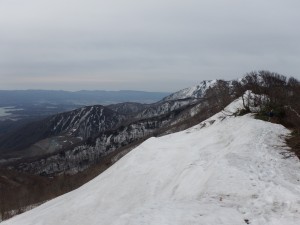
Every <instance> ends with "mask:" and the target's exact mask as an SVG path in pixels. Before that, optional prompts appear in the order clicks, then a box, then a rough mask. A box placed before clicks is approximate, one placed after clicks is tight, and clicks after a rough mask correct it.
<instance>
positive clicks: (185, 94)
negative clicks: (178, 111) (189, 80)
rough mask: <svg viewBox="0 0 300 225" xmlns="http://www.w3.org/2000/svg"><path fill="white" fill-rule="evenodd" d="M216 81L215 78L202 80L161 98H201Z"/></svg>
mask: <svg viewBox="0 0 300 225" xmlns="http://www.w3.org/2000/svg"><path fill="white" fill-rule="evenodd" d="M216 83H217V80H208V81H202V82H201V83H200V84H199V85H196V86H193V87H189V88H185V89H182V90H180V91H178V92H175V93H173V94H171V95H168V96H166V97H165V98H163V100H162V101H171V100H178V99H186V98H202V97H203V96H204V94H205V92H206V91H207V90H208V89H209V88H210V87H213V86H214V85H215V84H216Z"/></svg>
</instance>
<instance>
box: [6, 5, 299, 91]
mask: <svg viewBox="0 0 300 225" xmlns="http://www.w3.org/2000/svg"><path fill="white" fill-rule="evenodd" d="M299 7H300V2H299V1H296V0H287V1H281V0H266V1H259V0H252V1H250V0H245V1H241V0H230V1H228V0H215V1H209V0H202V1H199V0H197V1H196V0H187V1H176V0H173V1H171V0H161V1H158V0H152V1H150V0H145V1H138V0H127V1H123V0H111V1H99V0H97V1H96V0H89V1H83V0H72V1H71V0H60V1H58V0H52V1H50V0H43V1H41V0H27V1H22V0H2V1H1V0H0V78H1V80H2V82H1V84H0V89H7V88H9V89H14V88H17V89H20V88H21V89H26V88H34V87H37V85H40V87H39V88H42V87H47V88H50V89H51V88H58V87H60V89H64V88H63V87H65V89H95V86H96V87H97V88H96V89H140V90H165V91H175V90H177V89H180V88H183V87H185V86H190V85H195V84H196V83H198V82H200V81H201V80H203V79H214V78H219V79H220V78H223V79H233V78H238V77H240V76H242V75H243V74H244V73H246V72H249V71H251V70H260V69H268V70H272V71H276V72H279V73H282V74H285V75H292V76H295V77H297V78H299V79H300V69H299V66H298V65H299V63H300V55H299V54H300V45H299V43H298V40H299V38H300V31H299V30H298V29H297V26H298V23H299V21H300V14H299V13H298V9H299ZM85 77H87V78H86V79H85ZM68 78H69V82H67V80H68ZM18 80H22V81H24V82H23V83H22V82H19V81H18ZM25 81H26V82H25ZM22 84H23V86H22ZM159 88H160V89H159Z"/></svg>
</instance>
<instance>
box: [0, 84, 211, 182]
mask: <svg viewBox="0 0 300 225" xmlns="http://www.w3.org/2000/svg"><path fill="white" fill-rule="evenodd" d="M211 83H213V82H202V83H201V85H199V87H200V86H201V87H202V89H201V90H200V89H198V92H201V93H202V95H204V94H205V91H206V90H207V89H208V85H209V84H211ZM172 96H173V97H172ZM172 96H170V99H172V100H161V101H159V102H157V103H152V104H142V103H133V102H124V103H118V104H112V105H107V106H99V105H98V106H88V107H83V108H80V109H76V110H72V111H70V112H65V113H60V114H58V115H56V116H50V117H48V118H45V119H44V120H41V121H35V122H33V123H30V124H28V125H26V126H23V128H21V129H18V130H16V131H14V132H10V133H8V134H6V135H5V136H3V137H0V146H1V148H0V155H2V158H5V159H11V160H18V161H20V163H19V162H18V163H17V164H15V165H14V168H17V169H18V170H19V171H22V172H30V173H34V174H45V175H46V174H51V176H52V175H53V174H55V173H62V172H70V171H72V172H71V173H74V172H75V173H76V172H78V171H83V170H84V169H87V167H88V166H90V165H92V164H95V163H97V162H99V160H101V158H102V157H104V156H106V155H107V154H110V153H112V152H113V151H116V150H117V149H119V148H121V147H124V146H127V145H130V144H134V143H136V144H137V143H139V142H140V141H142V140H144V139H145V138H147V137H149V136H153V135H162V134H163V133H170V132H174V131H178V130H181V129H186V128H187V127H188V126H186V125H183V126H182V125H180V128H179V126H178V128H176V124H179V123H182V122H183V121H184V120H185V119H188V118H189V117H193V116H194V115H195V114H197V112H199V111H201V110H202V109H203V107H202V105H205V104H203V103H204V102H205V101H204V100H203V99H193V98H186V99H176V98H175V97H174V96H175V95H172ZM177 96H178V95H177ZM192 108H193V109H192ZM190 110H192V111H193V112H190ZM204 119H205V117H204ZM193 123H194V122H193ZM186 124H190V123H186ZM12 158H14V159H12ZM29 158H31V159H30V160H29ZM19 159H20V160H19ZM24 160H25V161H24ZM6 162H8V161H7V160H2V163H6Z"/></svg>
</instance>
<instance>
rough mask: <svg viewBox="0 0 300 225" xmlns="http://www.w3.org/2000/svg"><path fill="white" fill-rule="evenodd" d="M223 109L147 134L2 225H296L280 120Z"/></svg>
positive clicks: (299, 203)
mask: <svg viewBox="0 0 300 225" xmlns="http://www.w3.org/2000/svg"><path fill="white" fill-rule="evenodd" d="M238 107H240V101H235V102H234V103H232V104H231V105H230V106H229V107H227V109H226V110H225V111H224V112H221V113H218V114H216V115H215V116H214V117H212V118H210V119H208V120H207V121H205V122H203V123H201V124H199V125H197V126H195V127H193V128H190V129H188V130H186V131H183V132H179V133H175V134H172V135H167V136H164V137H160V138H151V139H148V140H147V141H146V142H144V143H143V144H142V145H140V146H139V147H137V148H136V149H134V150H133V151H131V152H130V153H129V154H127V155H126V156H124V157H123V158H122V159H121V160H120V161H118V162H117V163H116V164H115V165H114V166H112V167H111V168H110V169H108V170H107V171H105V172H104V173H102V174H101V175H100V176H98V177H97V178H95V179H94V180H92V181H91V182H89V183H87V184H85V185H84V186H82V187H81V188H79V189H77V190H75V191H73V192H70V193H68V194H65V195H63V196H61V197H58V198H56V199H54V200H52V201H49V202H47V203H45V204H43V205H41V206H40V207H37V208H35V209H33V210H31V211H29V212H27V213H24V214H22V215H19V216H17V217H14V218H12V219H10V220H8V221H6V222H3V223H2V225H39V224H40V225H50V224H51V225H56V224H60V225H64V224H65V225H77V224H78V225H82V224H89V225H94V224H95V225H96V224H97V225H98V224H105V225H106V224H109V225H125V224H130V225H143V224H150V225H158V224H160V225H162V224H164V225H167V224H170V225H186V224H190V225H194V224H195V225H196V224H197V225H198V224H204V225H216V224H218V225H222V224H226V225H242V224H257V225H271V224H272V225H298V224H300V213H299V212H300V173H299V171H300V163H299V160H298V159H297V158H295V157H284V156H286V154H288V153H287V152H286V146H285V145H284V141H283V136H284V135H287V134H288V130H287V129H285V128H284V127H283V126H281V125H276V124H272V123H268V122H263V121H259V120H255V119H253V118H252V116H251V115H245V116H242V117H232V116H228V115H230V114H231V112H233V111H235V110H236V108H238Z"/></svg>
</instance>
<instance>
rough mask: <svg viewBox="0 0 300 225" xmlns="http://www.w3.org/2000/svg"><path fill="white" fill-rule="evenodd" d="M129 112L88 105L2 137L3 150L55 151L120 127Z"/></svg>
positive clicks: (29, 154) (30, 153)
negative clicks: (123, 113)
mask: <svg viewBox="0 0 300 225" xmlns="http://www.w3.org/2000/svg"><path fill="white" fill-rule="evenodd" d="M124 119H125V116H123V115H120V114H118V113H117V112H115V111H113V110H111V109H109V108H107V107H104V106H101V105H95V106H87V107H83V108H80V109H76V110H73V111H70V112H65V113H60V114H58V115H55V116H51V117H48V118H46V119H43V120H41V121H35V122H33V123H30V124H27V125H26V126H24V127H22V128H20V129H18V130H17V131H16V132H13V133H8V134H7V135H6V136H4V137H2V138H1V139H0V145H1V148H0V153H2V154H5V153H6V154H8V155H10V157H22V158H26V157H33V156H36V155H44V154H48V153H50V152H55V151H57V150H60V149H62V148H63V147H66V146H71V145H74V144H76V143H78V142H80V141H82V140H84V139H87V138H90V137H93V136H96V135H97V134H98V133H100V132H103V131H105V130H110V129H114V128H116V127H118V126H119V125H120V124H121V123H122V122H123V120H124Z"/></svg>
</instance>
